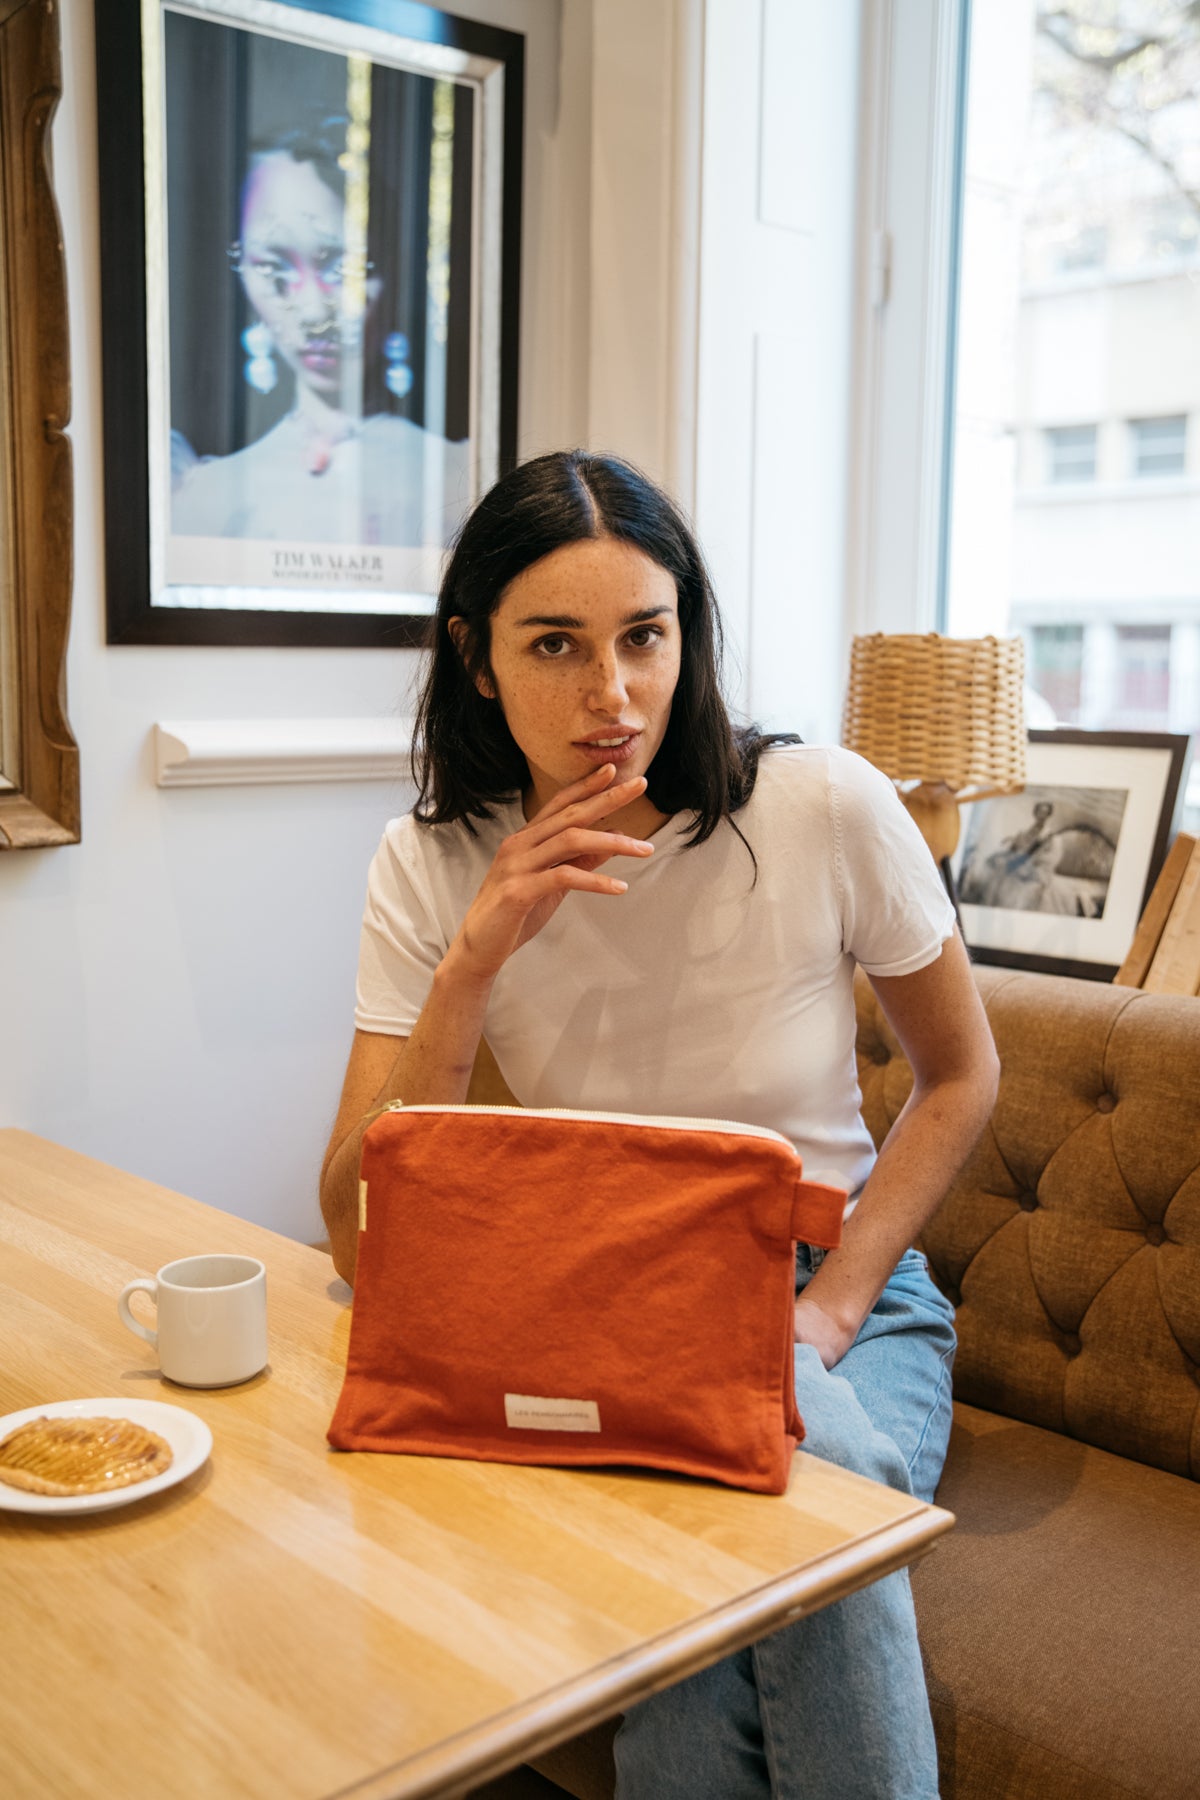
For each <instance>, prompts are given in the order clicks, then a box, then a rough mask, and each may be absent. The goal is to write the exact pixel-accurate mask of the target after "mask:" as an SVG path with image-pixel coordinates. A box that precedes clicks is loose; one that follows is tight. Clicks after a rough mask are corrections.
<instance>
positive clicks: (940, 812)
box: [900, 781, 962, 931]
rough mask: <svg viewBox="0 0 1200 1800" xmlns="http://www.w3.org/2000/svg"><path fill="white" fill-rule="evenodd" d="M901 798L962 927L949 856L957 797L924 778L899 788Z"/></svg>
mask: <svg viewBox="0 0 1200 1800" xmlns="http://www.w3.org/2000/svg"><path fill="white" fill-rule="evenodd" d="M900 798H901V799H902V800H903V802H904V804H905V806H907V808H908V810H909V812H910V813H911V814H912V817H913V819H914V820H915V821H916V824H917V827H918V829H919V831H920V833H921V836H922V837H923V838H924V839H925V842H926V843H927V844H928V845H929V850H930V854H931V855H932V857H933V860H934V862H935V863H936V864H937V866H938V869H939V871H940V873H941V877H942V883H943V885H944V887H945V889H946V892H947V894H948V895H949V896H950V904H951V906H953V908H954V917H955V918H956V919H957V921H958V929H959V931H961V930H962V913H961V912H960V911H959V905H958V891H957V889H956V887H955V885H954V875H953V872H952V871H951V868H950V858H951V857H952V856H953V855H954V852H955V851H956V850H957V848H958V833H959V812H958V799H957V797H956V795H955V793H954V791H953V789H952V788H949V787H947V785H946V783H945V782H944V781H936V782H934V781H923V782H921V784H920V785H919V786H918V787H915V788H910V789H909V791H908V792H907V793H903V792H902V793H901V795H900Z"/></svg>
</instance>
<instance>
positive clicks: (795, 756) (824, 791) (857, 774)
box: [755, 744, 895, 806]
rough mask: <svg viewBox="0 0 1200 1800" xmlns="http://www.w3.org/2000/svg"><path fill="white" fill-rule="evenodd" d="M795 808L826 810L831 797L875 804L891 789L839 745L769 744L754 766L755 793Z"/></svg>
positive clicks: (871, 768)
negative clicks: (811, 806)
mask: <svg viewBox="0 0 1200 1800" xmlns="http://www.w3.org/2000/svg"><path fill="white" fill-rule="evenodd" d="M760 788H761V790H762V792H763V795H764V798H766V797H768V796H769V797H771V798H778V799H779V800H780V801H784V802H786V803H788V804H792V805H795V804H797V803H802V802H803V801H805V800H807V801H810V802H811V803H812V804H814V805H818V806H827V805H828V804H829V802H830V799H831V797H832V798H833V799H834V800H835V801H839V800H841V799H843V798H845V799H848V800H849V801H850V802H851V803H852V804H853V803H855V802H858V803H860V804H861V803H864V802H865V803H866V804H868V805H870V804H872V803H874V804H878V803H879V802H880V801H881V800H882V799H884V798H885V797H886V796H887V795H889V794H893V795H894V793H895V789H894V787H893V785H892V783H891V781H890V780H889V779H888V777H887V776H886V775H884V774H883V773H882V772H881V771H880V770H879V769H877V768H875V766H874V764H872V763H869V762H868V761H867V760H866V758H865V757H862V756H859V755H858V754H857V753H856V752H855V751H853V750H847V749H845V748H844V747H843V746H842V745H841V744H771V745H768V746H767V748H766V749H764V751H763V753H762V756H761V758H760V761H759V765H758V779H757V781H756V782H755V793H756V794H757V793H758V792H759V790H760Z"/></svg>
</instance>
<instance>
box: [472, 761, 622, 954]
mask: <svg viewBox="0 0 1200 1800" xmlns="http://www.w3.org/2000/svg"><path fill="white" fill-rule="evenodd" d="M615 774H616V768H615V766H614V765H613V764H612V763H605V764H603V766H602V767H601V768H599V769H594V770H593V771H592V773H591V774H590V775H588V776H587V777H586V778H585V779H584V780H583V781H576V782H572V784H571V785H570V787H565V788H563V789H562V791H561V792H560V793H557V794H556V795H555V796H554V798H553V800H550V801H549V802H548V803H547V804H546V805H545V806H543V807H542V809H541V811H540V812H539V813H537V814H535V816H534V817H533V818H532V819H531V820H530V821H529V823H528V825H526V826H524V828H523V829H522V830H520V831H515V832H514V833H513V834H512V836H511V837H508V838H505V840H504V842H503V843H502V844H501V846H500V848H499V849H498V850H497V852H496V855H495V858H494V859H493V862H492V866H491V868H490V869H489V870H488V872H487V874H486V875H485V876H484V879H483V884H482V886H481V887H480V889H479V892H478V894H476V896H475V899H474V900H473V901H472V903H471V906H470V908H469V909H468V911H467V915H466V917H465V919H464V920H463V922H462V925H461V927H460V928H459V931H458V935H457V936H456V938H455V939H454V942H453V943H452V944H451V946H450V949H449V951H448V952H447V961H448V962H449V961H451V960H452V961H453V962H454V963H455V964H456V965H457V966H458V968H459V970H460V972H461V973H462V974H464V975H469V976H470V977H472V978H473V979H474V980H479V981H491V980H492V979H494V977H495V976H496V975H497V974H498V973H499V971H500V969H501V968H502V967H503V965H504V964H505V963H506V962H507V961H508V958H509V957H510V956H511V955H512V954H513V952H514V950H519V949H520V948H521V945H522V944H527V943H528V942H529V940H530V938H532V937H535V936H536V935H537V933H538V932H539V931H540V930H541V929H542V927H543V925H545V924H546V923H547V921H548V920H549V919H550V918H552V917H553V915H554V913H555V912H556V911H557V910H558V908H559V907H560V906H561V905H562V902H563V900H564V899H565V898H566V896H567V894H569V893H572V892H575V893H581V894H623V893H624V892H625V889H626V887H627V885H628V884H627V883H626V882H624V881H621V880H619V879H618V878H617V877H615V876H612V875H602V874H600V873H599V872H598V871H599V870H600V867H601V865H602V864H603V863H606V862H607V861H608V860H609V858H610V857H613V856H636V857H647V856H651V855H653V853H654V845H653V844H651V843H648V842H647V841H646V840H645V839H644V838H635V837H627V836H625V835H624V834H623V833H621V832H616V831H600V830H598V829H597V826H598V824H599V822H600V820H601V819H605V818H608V817H609V815H610V814H612V813H615V812H619V811H620V809H621V808H622V807H624V806H628V805H629V803H630V802H631V801H633V800H636V799H637V798H638V796H639V795H640V794H642V793H644V792H645V789H646V778H645V776H644V775H634V776H632V777H631V778H630V779H629V780H628V781H614V780H613V777H614V775H615Z"/></svg>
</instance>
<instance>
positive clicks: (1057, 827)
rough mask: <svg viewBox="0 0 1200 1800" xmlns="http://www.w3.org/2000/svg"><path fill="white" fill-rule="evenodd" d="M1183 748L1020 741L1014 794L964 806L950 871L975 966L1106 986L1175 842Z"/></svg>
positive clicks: (1046, 737) (1123, 740)
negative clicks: (1019, 780) (1023, 745)
mask: <svg viewBox="0 0 1200 1800" xmlns="http://www.w3.org/2000/svg"><path fill="white" fill-rule="evenodd" d="M1189 743H1190V740H1189V739H1188V738H1187V737H1183V736H1175V735H1169V734H1165V733H1154V732H1122V731H1068V730H1061V731H1031V732H1030V733H1029V752H1028V774H1027V777H1026V784H1025V787H1024V789H1023V790H1022V791H1021V792H1020V793H1018V794H1005V795H1000V796H998V797H996V798H993V799H986V800H979V801H976V802H975V804H974V805H972V806H965V807H964V808H963V819H962V830H961V833H960V837H959V844H958V849H957V851H956V853H955V857H954V862H953V871H954V879H955V885H956V888H957V891H958V900H959V907H960V912H961V917H962V926H963V935H964V937H965V938H966V941H967V945H968V948H969V949H970V952H971V956H972V959H973V960H974V961H975V962H982V963H999V964H1001V965H1004V966H1007V967H1010V968H1018V969H1033V970H1040V971H1041V972H1043V973H1045V974H1052V975H1077V976H1082V977H1084V978H1085V979H1089V980H1094V981H1111V980H1112V978H1113V976H1114V975H1115V974H1116V972H1117V969H1118V968H1119V967H1120V964H1121V962H1122V960H1123V958H1124V956H1125V954H1126V952H1127V951H1128V949H1129V946H1130V944H1131V943H1132V941H1133V934H1134V932H1135V931H1136V929H1137V924H1138V920H1139V918H1140V917H1141V913H1142V908H1143V906H1144V905H1145V903H1146V900H1147V898H1148V897H1149V893H1150V890H1151V888H1152V887H1153V885H1154V882H1155V879H1156V878H1157V876H1158V873H1159V870H1160V869H1161V868H1162V865H1163V861H1164V859H1165V857H1166V854H1167V850H1168V848H1169V847H1170V843H1171V839H1172V837H1173V836H1174V834H1175V830H1176V825H1177V820H1178V815H1179V809H1180V806H1181V804H1182V795H1183V788H1184V779H1185V774H1186V769H1187V761H1188V750H1189Z"/></svg>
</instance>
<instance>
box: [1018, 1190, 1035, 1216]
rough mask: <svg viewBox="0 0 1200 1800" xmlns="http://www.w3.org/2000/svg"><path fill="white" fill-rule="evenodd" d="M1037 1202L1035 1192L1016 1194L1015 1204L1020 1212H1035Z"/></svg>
mask: <svg viewBox="0 0 1200 1800" xmlns="http://www.w3.org/2000/svg"><path fill="white" fill-rule="evenodd" d="M1037 1204H1038V1197H1037V1195H1036V1194H1019V1195H1018V1196H1017V1205H1018V1206H1019V1207H1020V1209H1021V1211H1022V1212H1036V1211H1037Z"/></svg>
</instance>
